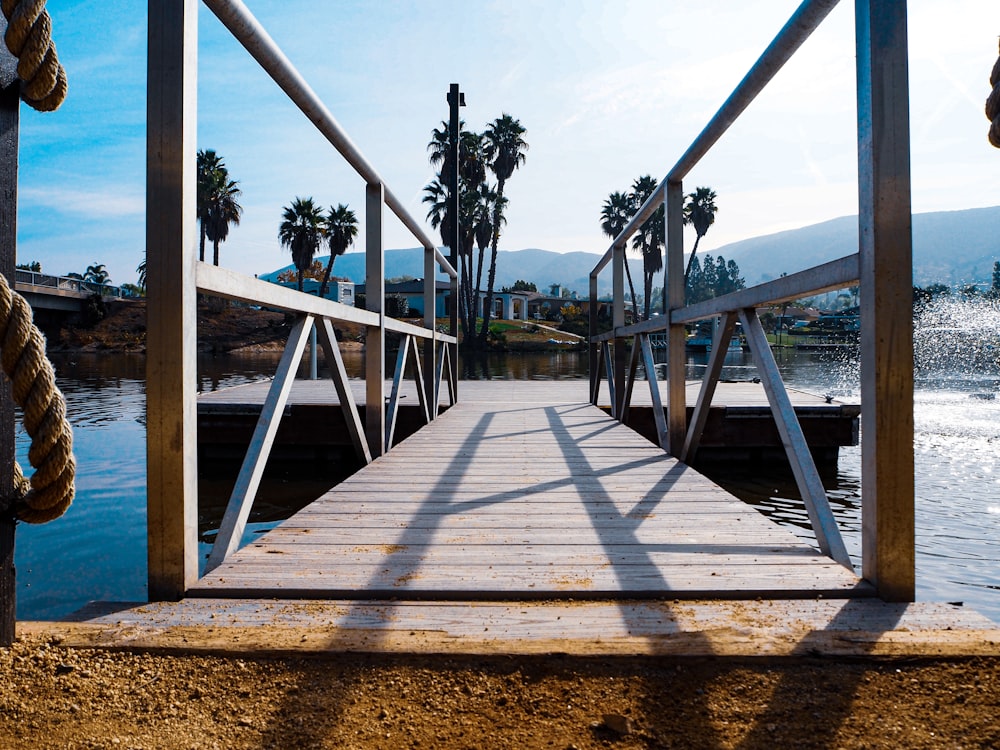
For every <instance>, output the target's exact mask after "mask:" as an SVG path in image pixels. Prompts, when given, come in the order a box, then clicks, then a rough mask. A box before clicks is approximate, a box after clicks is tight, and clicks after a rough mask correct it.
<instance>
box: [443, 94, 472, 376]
mask: <svg viewBox="0 0 1000 750" xmlns="http://www.w3.org/2000/svg"><path fill="white" fill-rule="evenodd" d="M464 106H465V94H464V93H462V92H461V91H459V89H458V84H457V83H453V84H451V86H450V87H449V88H448V115H449V116H448V148H449V150H450V158H451V163H452V164H453V165H454V169H453V170H452V173H451V174H450V175H449V178H450V179H449V180H448V199H449V202H450V203H451V207H450V209H449V211H450V212H451V215H452V218H453V221H452V231H451V241H450V243H449V244H450V245H451V254H450V255H449V257H448V260H449V261H450V262H451V267H452V268H454V269H455V270H456V271H457V270H458V268H459V264H458V248H459V244H458V243H459V238H460V237H461V233H460V231H459V203H460V200H461V196H460V195H459V193H458V187H459V184H460V182H459V163H458V144H459V125H460V121H459V117H458V108H459V107H464ZM451 286H452V300H451V316H450V320H449V322H450V324H451V335H452V336H454V337H455V338H456V339H457V338H458V305H459V300H458V295H457V294H455V293H454V290H455V289H456V285H455V284H452V285H451ZM464 292H465V290H462V293H464ZM476 302H477V303H478V300H477V301H476ZM475 320H476V316H475V315H473V316H472V321H473V324H475ZM451 365H452V367H458V346H457V345H455V346H454V347H453V349H452V356H451Z"/></svg>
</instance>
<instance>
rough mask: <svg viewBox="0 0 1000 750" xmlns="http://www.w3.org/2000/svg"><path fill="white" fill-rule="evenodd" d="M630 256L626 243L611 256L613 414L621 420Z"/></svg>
mask: <svg viewBox="0 0 1000 750" xmlns="http://www.w3.org/2000/svg"><path fill="white" fill-rule="evenodd" d="M626 263H628V258H626V257H625V245H618V246H616V247H615V249H614V250H613V251H612V257H611V270H612V273H611V283H612V285H613V287H614V289H613V297H614V301H615V302H614V305H615V306H614V310H613V311H612V321H611V325H612V327H613V328H614V329H615V338H614V345H615V350H614V353H613V354H612V356H613V357H614V367H613V369H612V372H614V375H615V387H614V396H615V397H614V399H613V400H612V402H611V415H612V416H613V417H614V418H615V419H617V420H619V421H621V419H622V418H623V416H624V407H625V370H626V369H627V368H628V348H627V347H626V346H625V339H623V338H618V333H617V331H618V329H619V328H621V327H622V326H624V325H625V264H626Z"/></svg>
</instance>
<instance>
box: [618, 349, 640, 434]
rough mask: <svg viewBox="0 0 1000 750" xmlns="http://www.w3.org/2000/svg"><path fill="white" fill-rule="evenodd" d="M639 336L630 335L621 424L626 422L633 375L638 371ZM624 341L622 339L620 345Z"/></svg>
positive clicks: (630, 404) (630, 401)
mask: <svg viewBox="0 0 1000 750" xmlns="http://www.w3.org/2000/svg"><path fill="white" fill-rule="evenodd" d="M640 338H641V336H633V337H632V346H630V347H629V353H628V368H627V369H626V371H625V398H623V399H622V412H621V417H619V420H618V421H620V422H621V423H622V424H625V425H627V424H628V413H629V409H630V408H631V406H632V388H633V387H634V386H635V376H636V375H637V374H638V372H639V350H640V349H641V348H642V343H641V341H640ZM624 344H625V341H624V339H623V340H622V346H624Z"/></svg>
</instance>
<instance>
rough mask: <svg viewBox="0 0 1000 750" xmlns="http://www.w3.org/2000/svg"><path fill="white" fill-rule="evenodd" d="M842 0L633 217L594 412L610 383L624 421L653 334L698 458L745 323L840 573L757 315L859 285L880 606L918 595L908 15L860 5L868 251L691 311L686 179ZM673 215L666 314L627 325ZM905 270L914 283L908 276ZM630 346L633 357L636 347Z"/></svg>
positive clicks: (803, 25) (789, 39)
mask: <svg viewBox="0 0 1000 750" xmlns="http://www.w3.org/2000/svg"><path fill="white" fill-rule="evenodd" d="M836 5H837V0H806V2H803V3H802V4H801V5H800V7H799V8H798V10H797V11H796V12H795V14H794V15H793V16H792V17H791V19H790V20H789V21H788V23H787V24H785V26H784V27H783V28H782V29H781V31H780V32H779V33H778V35H777V36H776V37H775V39H774V41H773V42H772V43H771V44H770V45H769V46H768V48H767V49H766V50H765V52H764V53H763V54H762V55H761V57H760V58H759V59H758V61H757V62H756V63H755V65H754V66H753V67H752V68H751V70H750V71H749V72H748V73H747V75H746V76H745V77H744V78H743V80H742V81H741V82H740V84H739V85H738V86H737V88H736V89H735V90H734V92H733V93H732V95H731V96H730V97H729V99H728V100H727V101H726V102H725V103H724V104H723V105H722V107H721V108H720V109H719V111H718V112H717V113H716V115H715V116H714V117H713V118H712V119H711V121H710V122H709V123H708V125H707V126H706V127H705V128H704V130H703V131H702V132H701V134H700V135H699V136H698V137H697V138H696V139H695V141H694V142H693V143H692V144H691V146H690V147H689V148H688V149H687V151H686V152H685V153H684V154H683V156H681V158H680V160H679V161H678V162H677V163H676V164H675V165H674V167H673V168H672V169H671V170H670V171H669V172H668V173H667V175H666V177H665V178H664V179H663V180H662V181H661V182H660V184H659V185H658V187H657V189H656V190H655V191H654V193H653V194H652V195H651V196H650V197H649V199H647V200H646V202H645V203H644V204H643V205H642V206H641V207H640V208H639V210H638V212H637V213H636V215H635V217H634V218H633V219H632V220H631V221H630V222H629V224H628V226H626V227H625V228H624V229H623V230H622V232H621V233H620V234H619V235H618V236H617V237H615V238H614V240H613V241H612V243H611V247H610V248H609V249H608V250H607V252H606V253H605V254H604V256H603V257H602V258H601V260H600V262H599V263H598V264H597V266H595V268H594V269H593V271H592V272H591V274H590V297H591V299H597V279H598V275H599V274H600V273H601V271H602V270H603V269H604V268H606V267H607V265H608V264H609V263H610V264H612V269H613V309H612V330H611V331H610V332H608V333H604V334H598V333H597V330H598V328H597V326H598V319H597V306H596V305H592V306H591V312H590V326H591V328H590V362H591V367H590V377H591V400H592V402H593V403H595V404H596V403H597V402H598V396H599V389H600V384H601V382H602V378H604V379H606V381H607V383H608V386H609V391H610V395H611V409H612V413H613V415H614V416H616V417H617V418H618V419H621V420H623V421H624V420H626V419H627V415H628V407H629V400H630V398H631V393H632V389H633V386H634V382H635V377H636V372H637V370H638V361H639V358H640V357H641V358H642V359H643V361H644V365H645V371H646V373H653V372H654V367H653V358H652V351H651V347H650V342H649V334H650V333H652V332H657V333H658V334H659V335H660V336H662V335H663V334H664V333H665V335H666V340H667V347H666V348H667V367H666V370H667V408H666V413H665V414H664V410H663V408H662V405H661V402H660V392H659V387H658V385H657V384H656V381H655V376H652V377H648V379H649V387H650V392H651V396H652V398H653V406H654V415H655V417H656V420H657V430H658V436H659V442H660V444H661V445H662V446H663V447H664V448H665V449H666V450H668V451H670V452H671V453H672V454H673V455H675V456H677V457H678V458H680V459H681V460H685V461H690V460H692V459H693V457H694V455H695V453H696V452H697V449H698V442H699V440H700V438H701V433H702V430H703V428H704V425H705V420H706V418H707V415H708V409H709V407H710V405H711V401H712V397H713V395H714V391H715V386H716V383H717V382H718V378H719V375H720V372H721V369H722V362H723V359H724V356H725V353H726V350H727V345H728V342H729V340H730V338H731V337H732V334H733V330H734V328H735V323H736V322H737V320H738V321H740V322H741V323H742V325H743V330H744V333H745V334H746V336H747V343H748V344H749V346H750V349H751V352H752V354H753V357H754V361H755V362H756V364H757V367H758V370H759V373H760V375H761V380H762V382H763V384H764V387H765V391H766V393H767V396H768V401H769V403H770V405H771V410H772V413H773V414H774V418H775V422H776V424H777V427H778V431H779V434H780V435H781V440H782V443H783V445H784V447H785V450H786V453H787V455H788V458H789V460H790V463H791V465H792V469H793V472H794V474H795V478H796V482H797V484H798V486H799V489H800V491H801V493H802V496H803V499H804V501H805V504H806V508H807V510H808V513H809V518H810V521H811V522H812V526H813V530H814V532H815V534H816V538H817V542H818V543H819V545H820V548H821V549H822V550H823V551H824V552H825V553H826V554H828V555H830V556H831V557H833V558H834V559H835V560H837V561H839V562H841V563H842V564H844V565H846V566H848V567H851V561H850V558H849V556H848V554H847V551H846V549H845V547H844V543H843V541H842V539H841V536H840V533H839V530H838V527H837V524H836V520H835V519H834V517H833V514H832V512H831V510H830V505H829V501H828V498H827V496H826V492H825V490H824V489H823V485H822V482H821V481H820V479H819V475H818V472H817V471H816V466H815V463H814V461H813V458H812V455H811V453H810V451H809V447H808V445H807V444H806V442H805V438H804V437H803V435H802V430H801V427H800V426H799V423H798V419H797V418H796V415H795V410H794V409H793V408H792V406H791V403H790V401H789V399H788V395H787V393H786V391H785V388H784V384H783V383H782V380H781V377H780V375H779V374H778V369H777V365H776V364H775V361H774V357H773V354H772V352H771V349H770V346H769V344H768V342H767V339H766V337H765V334H764V331H763V328H762V327H761V324H760V321H759V319H758V318H757V312H756V309H757V307H759V306H762V305H767V304H773V303H777V302H782V301H785V300H793V299H799V298H803V297H806V296H809V295H812V294H817V293H820V292H824V291H829V290H833V289H842V288H845V287H849V286H853V285H855V284H858V285H860V298H861V331H860V353H861V418H862V429H863V434H862V576H863V577H864V578H865V579H866V580H868V581H870V582H871V583H872V584H873V585H874V586H875V589H876V591H877V593H878V594H879V596H881V597H882V598H883V599H887V600H896V601H911V600H912V599H913V596H914V583H915V581H914V509H913V367H912V363H913V338H912V306H911V281H910V277H911V275H912V274H911V272H910V269H911V268H912V237H911V215H910V169H909V115H908V80H907V79H908V74H907V49H906V3H905V2H904V1H903V0H856V3H855V6H856V14H855V16H856V54H857V71H858V82H857V96H858V164H859V170H858V174H859V196H860V201H859V229H860V244H859V251H858V253H856V254H853V255H850V256H848V257H845V258H841V259H840V260H836V261H833V262H830V263H826V264H824V265H821V266H817V267H814V268H810V269H807V270H804V271H800V272H798V273H793V274H791V275H788V276H785V277H782V278H780V279H777V280H775V281H771V282H768V283H765V284H761V285H758V286H755V287H752V288H749V289H743V290H740V291H738V292H734V293H732V294H727V295H724V296H721V297H717V298H715V299H711V300H707V301H704V302H699V303H697V304H692V305H686V304H685V299H684V296H685V290H684V257H683V255H684V248H683V199H684V190H683V180H684V179H685V177H687V175H688V174H689V172H690V171H691V170H692V169H693V168H694V167H695V166H696V165H697V163H698V162H699V160H700V159H701V158H702V157H703V156H704V155H705V154H706V153H708V151H709V150H710V149H711V148H712V146H713V145H714V144H715V143H716V141H718V139H719V138H720V137H721V136H722V135H723V134H724V133H725V132H726V130H727V129H728V128H729V126H730V125H731V124H732V123H733V122H735V121H736V119H737V118H738V117H739V116H740V114H741V113H742V112H743V110H745V109H746V107H747V106H748V105H749V104H750V102H752V101H753V99H754V98H755V97H756V96H757V94H759V93H760V92H761V90H763V88H764V87H765V86H766V85H767V84H768V82H769V81H770V80H771V79H772V78H773V77H774V75H775V74H776V73H777V71H778V70H780V68H781V67H782V65H784V63H785V62H787V61H788V60H789V59H790V58H791V57H792V56H793V55H794V53H795V52H796V51H797V50H798V48H799V47H800V46H801V45H802V44H803V42H805V40H806V39H807V38H808V37H809V36H810V34H811V33H812V32H813V31H814V30H815V29H816V28H817V27H818V26H819V25H820V24H821V23H822V21H823V20H824V19H825V18H826V16H827V15H828V14H829V12H830V11H831V10H832V9H833V8H834V6H836ZM661 204H662V205H664V206H665V222H666V238H667V258H666V264H665V287H666V290H667V308H668V309H667V310H666V314H665V315H664V316H663V317H662V318H657V319H653V320H648V321H642V322H638V323H634V324H632V325H629V326H626V325H625V303H624V281H623V279H624V262H625V248H626V243H627V241H628V239H629V238H630V237H631V236H632V235H633V234H635V233H636V232H637V231H638V230H639V228H640V227H641V226H642V225H643V224H644V223H645V222H646V221H647V220H648V219H649V218H650V217H651V216H652V215H653V213H654V212H655V211H656V210H657V209H658V208H659V206H660V205H661ZM903 269H905V270H903ZM716 316H719V317H720V319H721V325H720V326H719V328H718V331H717V334H716V338H715V340H714V342H713V347H712V355H711V358H710V360H709V364H708V367H707V368H706V372H705V375H704V379H703V381H702V387H701V391H700V393H699V395H698V400H697V402H696V404H695V406H694V411H693V415H692V418H691V422H690V424H688V421H687V403H686V395H685V391H686V389H685V362H686V357H685V340H686V331H685V324H686V323H690V322H693V321H697V320H702V319H705V318H712V317H716ZM630 338H631V339H632V345H631V351H630V350H629V347H628V344H627V339H630Z"/></svg>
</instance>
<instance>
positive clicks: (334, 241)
mask: <svg viewBox="0 0 1000 750" xmlns="http://www.w3.org/2000/svg"><path fill="white" fill-rule="evenodd" d="M323 227H324V230H325V233H326V241H327V243H328V244H329V245H330V262H329V263H327V264H326V271H325V272H324V273H323V282H322V283H321V284H320V285H319V296H320V297H325V296H326V286H327V284H328V283H329V282H330V274H331V273H333V262H334V261H335V260H336V259H337V257H338V256H341V255H343V254H344V253H345V252H347V248H349V247H350V246H351V244H352V243H353V242H354V238H355V237H357V236H358V217H357V216H355V215H354V212H353V211H352V210H351V209H349V208H348V207H347V206H346V205H344V204H343V203H339V204H337V207H336V208H334V207H333V206H331V207H330V213H328V214H327V215H326V218H325V219H324V220H323Z"/></svg>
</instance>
